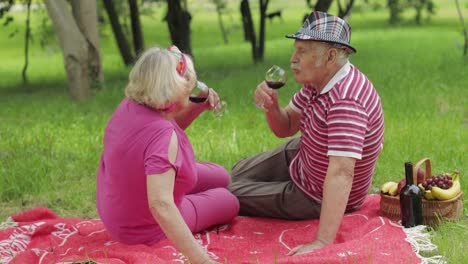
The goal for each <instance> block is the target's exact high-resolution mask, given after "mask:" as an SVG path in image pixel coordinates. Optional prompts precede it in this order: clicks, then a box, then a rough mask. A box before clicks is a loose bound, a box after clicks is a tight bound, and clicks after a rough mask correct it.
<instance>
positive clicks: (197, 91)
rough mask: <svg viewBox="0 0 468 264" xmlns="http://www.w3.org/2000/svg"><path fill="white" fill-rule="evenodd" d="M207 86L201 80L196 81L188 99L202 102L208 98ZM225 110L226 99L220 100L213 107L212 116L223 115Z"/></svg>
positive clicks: (193, 101) (197, 102)
mask: <svg viewBox="0 0 468 264" xmlns="http://www.w3.org/2000/svg"><path fill="white" fill-rule="evenodd" d="M208 95H209V88H208V86H207V85H206V84H205V83H204V82H201V81H197V85H196V86H195V88H193V89H192V91H191V93H190V95H189V101H190V102H192V103H196V104H199V103H204V102H206V101H207V100H208ZM226 111H227V103H226V101H223V100H220V101H219V103H218V104H217V105H216V106H215V108H214V109H213V116H214V117H215V118H219V117H221V116H223V115H224V113H225V112H226Z"/></svg>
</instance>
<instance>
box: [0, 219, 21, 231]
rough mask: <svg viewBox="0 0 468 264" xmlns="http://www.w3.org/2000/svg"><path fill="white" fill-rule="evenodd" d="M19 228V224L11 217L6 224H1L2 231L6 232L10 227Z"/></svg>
mask: <svg viewBox="0 0 468 264" xmlns="http://www.w3.org/2000/svg"><path fill="white" fill-rule="evenodd" d="M17 226H18V223H16V222H15V221H13V218H11V216H9V217H8V218H7V219H6V220H5V222H2V223H0V230H4V229H7V228H10V227H17Z"/></svg>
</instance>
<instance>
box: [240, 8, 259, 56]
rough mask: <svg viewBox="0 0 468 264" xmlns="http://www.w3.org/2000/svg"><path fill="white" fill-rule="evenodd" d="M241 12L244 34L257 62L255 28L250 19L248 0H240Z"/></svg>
mask: <svg viewBox="0 0 468 264" xmlns="http://www.w3.org/2000/svg"><path fill="white" fill-rule="evenodd" d="M240 9H241V14H242V21H243V24H244V36H245V37H247V39H246V40H249V41H250V43H251V44H252V58H253V60H254V62H257V37H256V36H255V29H254V26H253V21H252V14H251V13H250V5H249V1H248V0H242V2H241V7H240Z"/></svg>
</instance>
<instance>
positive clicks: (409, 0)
mask: <svg viewBox="0 0 468 264" xmlns="http://www.w3.org/2000/svg"><path fill="white" fill-rule="evenodd" d="M387 5H388V8H389V11H390V18H389V23H390V24H396V23H398V22H400V20H401V13H402V12H403V11H404V10H405V9H408V8H414V9H415V10H416V15H415V17H414V20H415V22H416V24H418V25H419V24H421V19H422V11H423V10H426V11H427V14H428V16H430V15H432V14H434V13H435V11H434V3H433V2H432V0H387Z"/></svg>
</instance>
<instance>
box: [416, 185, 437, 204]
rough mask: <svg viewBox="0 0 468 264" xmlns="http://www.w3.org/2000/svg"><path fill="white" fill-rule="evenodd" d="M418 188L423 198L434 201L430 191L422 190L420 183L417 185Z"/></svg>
mask: <svg viewBox="0 0 468 264" xmlns="http://www.w3.org/2000/svg"><path fill="white" fill-rule="evenodd" d="M418 187H419V189H421V190H422V191H423V194H424V198H426V199H427V200H434V195H432V191H430V190H426V189H424V187H423V186H422V184H421V183H420V184H418Z"/></svg>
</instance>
